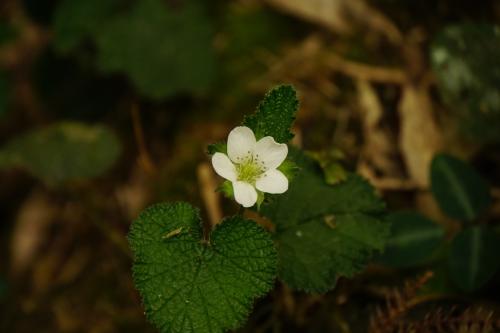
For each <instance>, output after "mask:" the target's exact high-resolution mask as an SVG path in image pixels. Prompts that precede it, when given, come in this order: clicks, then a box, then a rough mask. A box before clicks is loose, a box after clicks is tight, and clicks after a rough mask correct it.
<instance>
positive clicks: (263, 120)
mask: <svg viewBox="0 0 500 333" xmlns="http://www.w3.org/2000/svg"><path fill="white" fill-rule="evenodd" d="M298 107H299V101H298V99H297V94H296V92H295V89H294V88H293V87H292V86H289V85H283V86H278V87H276V88H273V89H272V90H271V91H269V92H268V93H267V94H266V96H265V97H264V99H263V100H262V102H260V104H259V106H258V107H257V111H256V112H255V113H254V114H253V115H250V116H246V117H245V119H244V120H243V125H245V126H248V127H249V128H251V129H252V130H253V132H254V133H255V136H256V138H257V140H259V139H260V138H263V137H265V136H272V137H273V138H274V140H276V142H279V143H287V142H288V141H290V140H291V139H292V138H293V134H292V133H291V132H290V129H291V127H292V124H293V121H294V120H295V114H296V113H297V110H298Z"/></svg>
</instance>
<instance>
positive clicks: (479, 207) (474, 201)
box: [430, 154, 491, 221]
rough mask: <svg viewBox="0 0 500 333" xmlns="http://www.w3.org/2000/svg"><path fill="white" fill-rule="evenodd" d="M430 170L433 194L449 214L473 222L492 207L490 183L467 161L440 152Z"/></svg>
mask: <svg viewBox="0 0 500 333" xmlns="http://www.w3.org/2000/svg"><path fill="white" fill-rule="evenodd" d="M430 172H431V183H432V186H431V187H432V193H433V194H434V197H435V198H436V200H437V202H438V204H439V206H440V207H441V209H442V210H443V211H444V212H445V213H446V214H448V215H449V216H450V217H452V218H455V219H457V220H462V221H471V220H473V219H475V218H477V217H479V216H480V215H481V214H482V213H483V212H484V211H485V210H486V209H487V208H488V207H489V206H490V204H491V196H490V190H489V188H488V185H487V184H486V182H485V181H484V180H483V179H482V178H481V176H480V175H478V174H477V173H476V171H475V170H474V169H472V168H471V167H470V166H469V165H467V164H466V163H465V162H463V161H461V160H459V159H457V158H454V157H453V156H449V155H446V154H439V155H436V156H435V157H434V159H433V161H432V165H431V171H430Z"/></svg>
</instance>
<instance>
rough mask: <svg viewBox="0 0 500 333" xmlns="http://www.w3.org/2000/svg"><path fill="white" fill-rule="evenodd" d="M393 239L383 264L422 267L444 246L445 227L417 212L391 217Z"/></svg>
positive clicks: (387, 246)
mask: <svg viewBox="0 0 500 333" xmlns="http://www.w3.org/2000/svg"><path fill="white" fill-rule="evenodd" d="M388 221H389V222H390V223H391V236H390V237H389V239H388V240H387V244H386V248H385V251H384V253H383V255H382V256H380V257H379V260H380V261H381V262H382V263H383V264H386V265H389V266H394V267H411V266H415V265H419V264H421V263H422V261H423V260H424V259H426V258H428V257H429V256H430V255H431V254H432V253H433V252H434V251H435V250H436V249H437V248H438V247H439V245H440V244H441V243H442V242H443V240H444V229H443V227H442V226H440V225H438V224H436V223H435V222H433V221H432V220H429V219H428V218H426V217H425V216H422V215H420V214H419V213H415V212H397V213H392V214H390V215H389V216H388Z"/></svg>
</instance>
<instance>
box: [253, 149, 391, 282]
mask: <svg viewBox="0 0 500 333" xmlns="http://www.w3.org/2000/svg"><path fill="white" fill-rule="evenodd" d="M289 156H290V158H291V159H292V160H293V161H294V162H295V163H297V165H298V167H299V168H300V169H301V171H300V172H299V174H298V175H297V176H296V178H295V180H294V181H293V182H292V183H290V188H289V190H288V191H287V192H285V193H284V194H281V195H277V196H273V197H272V198H271V200H269V202H266V201H265V202H264V203H263V204H262V207H261V211H260V212H261V214H263V215H264V216H266V217H268V218H269V219H270V220H271V221H273V222H274V223H275V224H276V234H275V241H276V245H277V247H278V255H279V275H280V277H281V279H283V281H284V282H286V283H287V284H288V285H289V286H290V287H292V288H295V289H301V290H306V291H314V292H324V291H327V290H329V289H331V288H333V287H334V286H335V283H336V280H337V278H338V277H340V276H347V277H351V276H353V275H354V274H356V273H357V272H359V271H360V270H362V269H363V268H364V266H365V264H366V263H367V262H368V261H369V260H370V258H371V257H372V255H373V253H374V251H376V250H379V251H380V250H382V249H383V247H384V243H385V240H386V238H387V236H388V233H389V226H388V224H387V223H385V222H384V221H383V219H382V216H383V214H384V212H385V205H384V203H383V202H382V201H381V200H380V199H379V198H378V197H377V196H376V195H375V193H374V189H373V188H372V187H371V186H370V185H369V184H368V183H367V182H366V181H365V180H363V179H362V178H361V177H359V176H356V175H352V174H351V175H349V177H348V178H347V179H346V180H345V181H344V182H341V183H339V184H337V185H335V186H331V185H328V184H326V183H325V181H324V178H323V175H322V174H321V170H320V168H319V166H318V165H317V164H316V163H315V162H314V161H313V160H311V159H310V158H309V157H307V156H305V155H304V154H303V153H301V152H300V151H299V150H297V149H291V150H290V154H289Z"/></svg>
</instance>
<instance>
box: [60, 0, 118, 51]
mask: <svg viewBox="0 0 500 333" xmlns="http://www.w3.org/2000/svg"><path fill="white" fill-rule="evenodd" d="M122 3H123V0H63V1H62V2H61V3H60V4H59V5H58V6H57V8H56V12H55V14H54V21H53V24H52V29H53V31H54V41H53V43H54V46H55V48H56V50H57V51H59V52H61V53H68V52H70V51H73V50H74V49H75V48H76V47H77V46H79V45H80V44H81V43H82V42H83V41H84V40H85V39H88V38H91V37H92V36H94V35H96V34H98V33H99V30H100V28H101V26H102V24H103V23H104V22H106V20H108V19H111V17H112V15H113V14H115V13H116V11H117V9H118V8H119V6H120V4H122Z"/></svg>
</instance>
